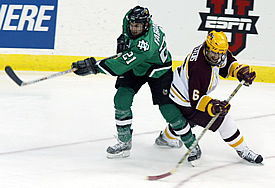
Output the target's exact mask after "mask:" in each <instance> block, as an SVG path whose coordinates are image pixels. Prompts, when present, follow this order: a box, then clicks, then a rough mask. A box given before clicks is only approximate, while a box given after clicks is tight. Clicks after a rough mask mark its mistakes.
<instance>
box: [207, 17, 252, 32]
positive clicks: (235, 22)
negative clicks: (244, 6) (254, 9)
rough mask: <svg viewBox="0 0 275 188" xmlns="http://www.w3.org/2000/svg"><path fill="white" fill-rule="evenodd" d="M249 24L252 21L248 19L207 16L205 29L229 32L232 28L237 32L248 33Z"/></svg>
mask: <svg viewBox="0 0 275 188" xmlns="http://www.w3.org/2000/svg"><path fill="white" fill-rule="evenodd" d="M251 24H252V20H251V19H250V18H231V17H218V16H207V17H206V22H205V28H212V29H223V30H226V29H230V30H231V29H233V27H236V28H237V29H238V30H239V31H242V30H245V31H250V30H251Z"/></svg>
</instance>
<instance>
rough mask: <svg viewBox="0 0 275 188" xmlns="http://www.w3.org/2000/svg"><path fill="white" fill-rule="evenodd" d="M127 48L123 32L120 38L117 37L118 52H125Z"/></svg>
mask: <svg viewBox="0 0 275 188" xmlns="http://www.w3.org/2000/svg"><path fill="white" fill-rule="evenodd" d="M125 50H126V44H125V37H124V35H123V34H121V35H120V36H119V37H118V38H117V49H116V53H117V54H118V53H120V52H124V51H125Z"/></svg>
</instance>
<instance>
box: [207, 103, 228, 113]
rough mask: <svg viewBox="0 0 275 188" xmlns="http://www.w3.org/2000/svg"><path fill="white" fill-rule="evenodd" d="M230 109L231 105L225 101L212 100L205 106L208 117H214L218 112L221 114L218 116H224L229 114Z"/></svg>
mask: <svg viewBox="0 0 275 188" xmlns="http://www.w3.org/2000/svg"><path fill="white" fill-rule="evenodd" d="M230 107H231V105H230V104H229V103H228V102H227V101H219V100H217V99H212V100H211V101H210V102H209V104H208V106H207V111H208V114H209V115H210V116H215V115H216V114H217V113H219V112H221V114H220V116H225V115H226V114H227V113H228V112H229V110H230Z"/></svg>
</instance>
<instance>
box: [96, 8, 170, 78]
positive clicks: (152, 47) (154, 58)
mask: <svg viewBox="0 0 275 188" xmlns="http://www.w3.org/2000/svg"><path fill="white" fill-rule="evenodd" d="M130 11H131V10H130ZM130 11H129V12H130ZM129 12H128V13H127V14H126V15H125V17H124V19H123V34H124V36H125V41H126V44H127V45H126V50H125V51H124V52H123V54H122V55H121V56H120V57H119V58H117V59H108V60H105V61H101V62H100V63H99V64H98V67H99V68H100V72H102V73H105V74H111V75H113V76H116V75H122V74H124V73H125V72H127V71H129V70H133V72H134V74H135V75H136V76H148V77H152V78H159V77H160V76H162V75H163V74H164V73H166V72H167V71H168V70H169V69H171V67H172V57H171V54H170V52H169V51H168V49H167V45H166V36H165V34H164V32H163V31H162V29H161V27H160V26H158V25H157V24H155V23H154V22H152V20H151V21H150V25H151V26H150V27H149V30H148V31H147V32H146V33H145V34H144V35H142V36H141V37H139V38H137V39H131V38H130V37H129V35H128V32H129V23H128V20H127V16H128V14H129Z"/></svg>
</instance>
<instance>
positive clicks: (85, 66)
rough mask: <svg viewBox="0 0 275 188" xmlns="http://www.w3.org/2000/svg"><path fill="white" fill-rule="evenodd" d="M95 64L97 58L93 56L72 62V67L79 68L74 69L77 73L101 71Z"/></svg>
mask: <svg viewBox="0 0 275 188" xmlns="http://www.w3.org/2000/svg"><path fill="white" fill-rule="evenodd" d="M95 64H96V60H95V58H94V57H91V58H87V59H84V60H82V61H77V62H74V63H72V68H77V70H76V71H74V73H75V74H77V75H80V76H86V75H88V74H97V73H98V72H99V71H98V69H97V68H96V67H95Z"/></svg>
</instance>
